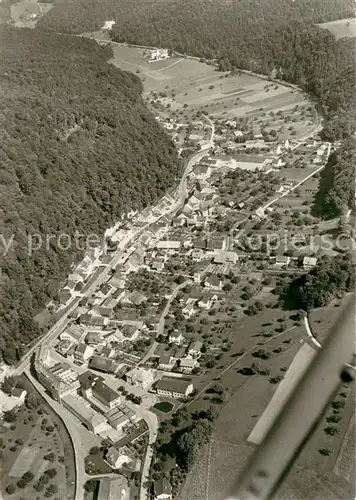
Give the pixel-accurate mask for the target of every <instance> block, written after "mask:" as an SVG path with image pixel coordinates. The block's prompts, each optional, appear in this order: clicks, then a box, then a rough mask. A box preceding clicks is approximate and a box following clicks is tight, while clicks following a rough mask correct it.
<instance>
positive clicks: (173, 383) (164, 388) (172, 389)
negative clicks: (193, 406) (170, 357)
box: [156, 377, 194, 399]
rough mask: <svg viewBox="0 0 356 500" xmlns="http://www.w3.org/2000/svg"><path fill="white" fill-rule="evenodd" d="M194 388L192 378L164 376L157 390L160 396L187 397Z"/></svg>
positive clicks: (158, 383)
mask: <svg viewBox="0 0 356 500" xmlns="http://www.w3.org/2000/svg"><path fill="white" fill-rule="evenodd" d="M193 390H194V387H193V383H192V381H191V379H184V378H175V377H174V378H173V377H163V378H162V379H161V380H159V381H158V382H157V385H156V391H157V394H159V395H160V396H169V397H171V398H177V399H180V398H185V397H187V396H189V394H191V393H192V392H193Z"/></svg>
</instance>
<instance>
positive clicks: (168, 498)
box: [154, 477, 173, 500]
mask: <svg viewBox="0 0 356 500" xmlns="http://www.w3.org/2000/svg"><path fill="white" fill-rule="evenodd" d="M154 494H155V497H154V500H172V498H173V497H172V486H171V483H170V482H169V481H168V479H166V478H164V477H163V478H161V479H159V480H158V481H155V483H154Z"/></svg>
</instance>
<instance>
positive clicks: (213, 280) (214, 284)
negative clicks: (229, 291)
mask: <svg viewBox="0 0 356 500" xmlns="http://www.w3.org/2000/svg"><path fill="white" fill-rule="evenodd" d="M204 286H205V288H208V289H209V290H221V289H222V287H223V283H222V281H221V280H220V279H219V278H218V277H217V276H216V275H215V274H212V275H210V276H209V277H208V278H207V279H206V280H205V282H204Z"/></svg>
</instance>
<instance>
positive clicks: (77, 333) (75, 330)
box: [59, 325, 85, 344]
mask: <svg viewBox="0 0 356 500" xmlns="http://www.w3.org/2000/svg"><path fill="white" fill-rule="evenodd" d="M84 334H85V330H84V329H83V328H81V327H80V326H79V325H70V326H69V327H68V328H66V329H65V330H64V331H63V332H62V333H61V334H60V335H59V338H60V339H61V340H69V341H70V342H73V344H78V342H79V341H80V340H81V338H82V337H83V335H84Z"/></svg>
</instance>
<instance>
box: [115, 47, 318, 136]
mask: <svg viewBox="0 0 356 500" xmlns="http://www.w3.org/2000/svg"><path fill="white" fill-rule="evenodd" d="M113 52H114V57H113V59H112V60H111V61H110V62H112V64H114V65H115V66H117V67H119V68H121V69H124V70H128V71H132V72H134V73H135V72H136V73H137V74H138V75H139V76H140V78H141V79H142V81H143V84H144V95H145V96H146V97H149V99H151V97H153V94H154V93H158V94H160V96H159V99H160V101H161V103H162V104H163V105H164V106H169V108H170V110H171V111H179V110H184V113H185V114H187V115H188V116H189V115H192V114H194V113H195V112H196V111H198V110H202V109H205V110H206V111H208V112H209V115H210V116H211V117H221V116H224V117H226V118H241V117H244V118H248V119H249V121H250V122H252V123H253V124H254V125H255V126H259V127H261V126H264V127H265V128H266V129H267V130H271V129H273V128H274V129H276V128H281V127H283V129H285V130H283V131H281V132H280V133H281V135H280V138H287V137H290V136H291V132H290V130H289V129H288V126H291V125H293V127H294V128H295V133H294V135H295V136H298V135H299V134H305V133H307V132H309V131H310V130H312V128H313V126H314V123H315V116H314V115H315V114H314V112H313V111H312V110H310V111H309V112H308V111H307V108H308V107H309V106H310V102H309V101H308V99H307V97H306V96H305V95H303V94H302V93H301V92H299V91H297V90H294V89H291V88H289V87H285V86H283V85H279V84H276V83H273V82H269V81H266V80H264V79H260V78H258V77H255V76H252V75H248V74H243V73H241V74H236V75H229V74H228V73H221V72H218V71H216V69H215V68H214V67H213V66H211V65H208V64H205V63H200V62H198V61H196V60H193V59H185V58H170V59H167V60H162V61H157V62H151V63H148V62H147V61H146V60H145V57H144V50H143V49H136V48H129V47H123V46H114V47H113ZM296 106H297V107H298V108H297V109H296ZM293 110H294V111H293ZM292 111H293V123H287V122H288V121H291V120H290V115H291V114H292ZM277 112H280V115H278V116H277V115H276V113H277Z"/></svg>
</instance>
